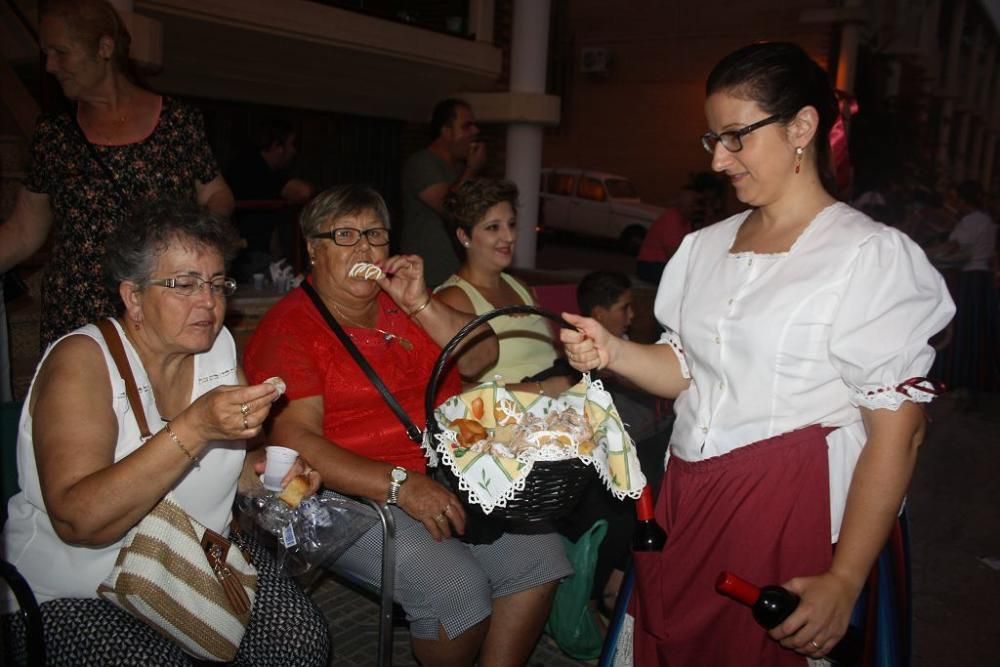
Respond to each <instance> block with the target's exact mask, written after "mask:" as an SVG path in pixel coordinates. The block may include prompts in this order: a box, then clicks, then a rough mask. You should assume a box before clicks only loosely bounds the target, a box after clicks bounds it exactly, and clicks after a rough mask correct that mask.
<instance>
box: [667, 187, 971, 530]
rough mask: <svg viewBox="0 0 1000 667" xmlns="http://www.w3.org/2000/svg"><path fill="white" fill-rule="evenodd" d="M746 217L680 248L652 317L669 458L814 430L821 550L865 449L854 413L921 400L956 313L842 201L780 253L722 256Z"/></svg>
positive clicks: (886, 230)
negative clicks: (825, 503)
mask: <svg viewBox="0 0 1000 667" xmlns="http://www.w3.org/2000/svg"><path fill="white" fill-rule="evenodd" d="M749 214H750V211H745V212H743V213H740V214H738V215H735V216H733V217H731V218H728V219H726V220H723V221H722V222H719V223H717V224H714V225H711V226H709V227H706V228H704V229H701V230H699V231H697V232H694V233H693V234H689V235H688V236H687V237H685V239H684V241H683V243H681V246H680V248H679V249H678V251H677V253H676V254H675V255H674V257H673V258H672V259H671V260H670V263H669V264H668V265H667V267H666V269H665V270H664V272H663V277H662V279H661V282H660V287H659V291H658V292H657V295H656V301H655V305H654V310H655V314H656V318H657V320H659V322H660V323H661V324H662V325H663V326H664V327H665V328H666V330H667V331H666V333H665V334H664V335H663V336H662V337H661V339H660V341H659V342H660V343H662V344H667V345H670V346H671V347H672V348H673V349H674V351H675V353H677V355H678V358H679V359H680V362H681V370H682V372H683V373H684V375H685V377H689V378H691V385H690V387H689V388H688V389H687V390H686V391H684V392H683V393H682V394H681V395H680V396H679V397H678V398H677V400H676V402H675V404H674V409H675V411H676V413H677V420H676V422H675V425H674V430H673V434H672V436H671V440H670V455H672V456H678V457H680V458H681V459H684V460H686V461H698V460H702V459H707V458H711V457H714V456H720V455H722V454H726V453H727V452H730V451H733V450H734V449H737V448H739V447H742V446H744V445H748V444H750V443H753V442H756V441H758V440H762V439H765V438H769V437H772V436H775V435H780V434H782V433H786V432H789V431H794V430H796V429H800V428H804V427H806V426H810V425H812V424H823V425H825V426H830V427H833V428H836V429H837V430H835V431H833V432H832V433H831V434H830V435H829V436H828V437H827V443H828V445H829V462H830V506H831V525H832V531H833V532H832V535H831V539H832V541H833V542H836V541H837V539H838V536H839V533H840V522H841V518H842V516H843V513H844V505H845V502H846V499H847V490H848V487H849V485H850V481H851V475H852V473H853V471H854V466H855V464H856V463H857V460H858V456H859V454H860V453H861V449H862V447H863V446H864V444H865V442H866V439H867V437H866V434H865V428H864V424H863V423H862V420H861V411H860V409H859V408H860V407H866V408H870V409H880V408H884V409H889V410H896V409H898V408H899V406H900V405H901V404H902V403H903V401H905V400H911V401H915V402H927V401H930V400H931V399H932V398H933V394H931V393H929V392H926V391H922V390H921V389H920V388H913V387H910V388H900V387H899V386H900V384H901V383H903V382H904V381H906V380H908V379H910V378H915V377H917V378H919V377H923V376H924V375H926V373H927V371H928V370H929V369H930V367H931V362H932V361H933V360H934V350H933V348H931V347H930V346H929V345H928V344H927V341H928V339H929V338H930V337H931V336H933V335H934V334H935V333H937V332H938V331H940V330H941V329H943V328H944V327H945V325H947V323H948V321H949V320H950V319H951V317H952V315H953V314H954V312H955V306H954V304H953V303H952V301H951V298H950V297H949V295H948V291H947V289H946V287H945V284H944V281H943V280H942V278H941V275H940V274H939V273H938V272H937V270H936V269H934V268H933V267H932V266H931V265H930V263H929V262H928V261H927V258H926V256H925V255H924V252H923V251H922V250H921V249H920V248H919V247H918V246H917V245H916V244H915V243H913V242H912V241H911V240H910V239H909V238H908V237H906V236H905V235H904V234H902V233H900V232H898V231H897V230H895V229H892V228H890V227H886V226H885V225H883V224H880V223H877V222H874V221H873V220H872V219H871V218H869V217H868V216H866V215H864V214H863V213H861V212H859V211H856V210H855V209H853V208H851V207H850V206H848V205H846V204H843V203H839V202H838V203H835V204H832V205H830V206H828V207H827V208H825V209H823V210H822V211H821V212H820V213H819V214H818V215H817V216H816V218H815V219H813V221H812V222H811V223H810V224H809V226H808V227H807V228H806V229H805V230H804V231H803V232H802V234H801V235H800V236H799V238H798V240H796V242H795V244H794V245H793V246H792V247H791V249H790V250H789V251H788V252H784V253H775V254H758V253H752V252H740V253H731V252H730V251H729V249H730V248H731V247H732V245H733V241H734V240H735V238H736V232H737V231H738V230H739V227H740V225H741V224H742V223H743V221H744V220H746V218H747V216H748V215H749Z"/></svg>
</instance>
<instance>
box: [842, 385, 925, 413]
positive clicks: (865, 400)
mask: <svg viewBox="0 0 1000 667" xmlns="http://www.w3.org/2000/svg"><path fill="white" fill-rule="evenodd" d="M942 391H943V388H942V387H941V385H939V384H938V383H936V382H935V381H934V380H930V379H928V378H910V379H909V380H905V381H903V382H900V383H899V384H897V385H895V386H893V385H881V386H873V385H868V386H867V387H863V388H862V387H852V391H851V404H852V405H855V406H857V407H859V408H868V409H869V410H892V411H896V410H898V409H899V406H901V405H902V404H903V403H904V402H905V401H912V402H913V403H930V402H931V401H933V400H934V399H935V398H936V397H938V396H940V395H941V393H942Z"/></svg>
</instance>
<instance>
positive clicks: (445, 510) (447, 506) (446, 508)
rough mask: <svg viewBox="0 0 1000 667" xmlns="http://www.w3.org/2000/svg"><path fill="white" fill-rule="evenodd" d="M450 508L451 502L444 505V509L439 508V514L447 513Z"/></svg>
mask: <svg viewBox="0 0 1000 667" xmlns="http://www.w3.org/2000/svg"><path fill="white" fill-rule="evenodd" d="M450 509H451V503H448V504H447V505H445V506H444V509H443V510H441V515H442V516H443V515H445V514H447V513H448V510H450Z"/></svg>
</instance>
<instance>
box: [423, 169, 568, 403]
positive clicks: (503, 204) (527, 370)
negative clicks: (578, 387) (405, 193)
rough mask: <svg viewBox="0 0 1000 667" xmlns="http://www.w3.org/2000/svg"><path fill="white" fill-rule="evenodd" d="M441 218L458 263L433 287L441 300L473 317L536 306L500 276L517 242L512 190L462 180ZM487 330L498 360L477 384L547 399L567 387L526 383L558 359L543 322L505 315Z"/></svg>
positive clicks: (559, 381)
mask: <svg viewBox="0 0 1000 667" xmlns="http://www.w3.org/2000/svg"><path fill="white" fill-rule="evenodd" d="M444 215H445V221H446V222H447V223H448V225H449V227H450V228H451V229H452V231H453V233H454V234H455V236H456V237H457V238H458V243H459V251H460V254H461V255H463V258H462V265H461V266H460V267H459V269H458V273H456V274H454V275H452V276H451V277H450V278H448V280H446V281H445V282H444V283H443V284H442V285H441V286H440V287H438V288H437V290H436V294H437V296H438V298H439V299H441V301H443V302H445V303H446V304H448V305H449V306H451V307H452V308H455V309H456V310H460V311H463V312H466V313H473V314H476V315H481V314H482V313H485V312H487V311H490V310H493V309H495V308H500V307H502V306H511V305H522V304H524V305H529V306H534V305H536V301H535V298H534V296H533V295H532V293H531V290H530V289H529V288H528V287H527V286H526V285H525V284H524V283H522V282H521V281H519V280H518V279H516V278H514V277H513V276H511V275H509V274H507V273H505V272H504V270H505V269H506V268H507V267H509V266H510V264H511V261H512V260H513V258H514V243H515V241H516V240H517V186H516V185H514V184H513V183H511V182H510V181H503V180H496V179H488V178H479V179H473V180H469V181H464V182H462V184H461V185H459V186H458V187H457V188H455V189H454V190H453V191H452V192H450V193H449V194H448V196H447V197H446V199H445V203H444ZM490 325H491V326H492V327H493V330H494V331H495V332H496V334H497V338H498V339H499V340H500V355H499V357H498V358H497V362H496V364H495V365H494V366H491V367H490V368H484V369H483V371H482V372H481V373H480V374H479V376H478V377H477V378H476V380H477V381H489V380H492V379H494V377H495V376H500V377H502V378H503V379H504V380H505V381H506V382H507V383H508V385H510V384H514V383H521V382H523V381H528V382H529V386H524V387H519V388H521V389H526V390H529V391H537V392H538V393H544V394H548V395H550V396H554V395H557V394H560V393H562V392H563V391H565V390H566V389H568V388H569V386H570V381H569V379H568V378H567V377H565V376H555V377H548V378H546V379H544V380H542V381H531V380H528V378H531V377H532V376H534V375H536V374H538V373H540V372H542V371H544V370H546V369H548V368H550V367H551V366H552V365H553V363H554V362H555V360H556V358H557V357H558V356H559V353H558V352H557V351H556V348H555V346H554V344H553V336H552V329H551V328H550V326H549V322H548V320H546V319H545V318H543V317H540V316H538V315H506V316H503V317H498V318H495V319H493V320H490Z"/></svg>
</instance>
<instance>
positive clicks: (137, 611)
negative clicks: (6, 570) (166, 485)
mask: <svg viewBox="0 0 1000 667" xmlns="http://www.w3.org/2000/svg"><path fill="white" fill-rule="evenodd" d="M99 328H100V329H101V333H102V334H103V335H104V338H105V340H107V342H108V348H109V350H110V352H111V356H112V358H113V359H114V360H115V364H116V365H117V366H118V372H119V373H120V374H121V376H122V379H123V380H124V381H125V393H126V395H127V396H128V399H129V403H130V404H131V406H132V413H133V414H134V415H135V417H136V421H138V422H139V430H140V432H141V433H142V437H143V440H146V439H148V438H150V437H152V436H151V435H150V433H149V427H148V425H147V423H146V417H145V414H144V412H143V410H142V405H141V403H140V402H139V398H138V396H139V394H138V390H137V389H136V385H135V378H134V377H133V376H132V371H131V368H130V367H129V365H128V361H127V360H126V359H125V351H124V349H123V348H122V344H121V339H120V338H119V337H118V332H117V331H116V330H115V329H114V325H112V324H111V322H110V320H104V321H102V322H100V324H99ZM256 593H257V569H256V568H255V567H254V566H253V564H252V563H250V562H249V559H248V558H247V557H246V556H245V555H244V554H243V552H242V551H241V550H240V549H239V548H238V547H235V546H234V545H232V544H231V543H230V542H229V540H227V539H226V538H225V537H223V536H222V535H220V534H218V533H216V532H215V531H213V530H210V529H208V528H206V527H205V526H203V525H201V524H200V523H199V522H198V521H196V520H195V519H193V518H192V517H191V516H189V515H188V513H187V512H185V511H184V509H183V508H182V507H181V506H180V505H179V504H178V503H177V500H176V499H175V498H174V495H173V493H168V494H167V495H166V496H165V497H164V498H163V499H162V500H160V502H159V503H157V504H156V506H154V507H153V509H152V510H151V511H150V512H149V514H147V515H146V516H145V517H144V518H143V519H142V521H140V522H139V523H138V524H136V525H135V526H134V527H133V528H132V529H131V530H130V531H129V532H128V534H127V535H126V536H125V541H124V544H123V545H122V548H121V550H120V551H119V552H118V559H117V560H116V561H115V566H114V568H112V570H111V574H109V575H108V577H107V578H106V579H105V580H104V581H103V582H102V583H101V584H100V585H99V586H98V587H97V594H98V595H99V596H100V597H102V598H104V599H105V600H107V601H109V602H111V603H112V604H115V605H117V606H118V607H121V608H122V609H124V610H125V611H127V612H129V613H130V614H132V615H133V616H135V617H137V618H139V619H141V620H142V621H145V622H146V623H147V624H149V625H150V626H152V627H153V628H154V629H156V630H157V631H158V632H159V633H160V634H162V635H164V636H165V637H167V638H168V639H171V640H173V641H175V642H177V644H179V645H180V646H181V648H183V649H184V650H185V651H186V652H188V653H190V654H191V655H193V656H195V657H197V658H201V659H203V660H217V661H222V662H229V661H231V660H233V658H234V657H235V656H236V652H237V651H238V650H239V646H240V642H241V641H242V639H243V634H244V633H245V632H246V626H247V623H248V622H249V621H250V610H251V609H252V608H253V602H254V598H255V597H256Z"/></svg>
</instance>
